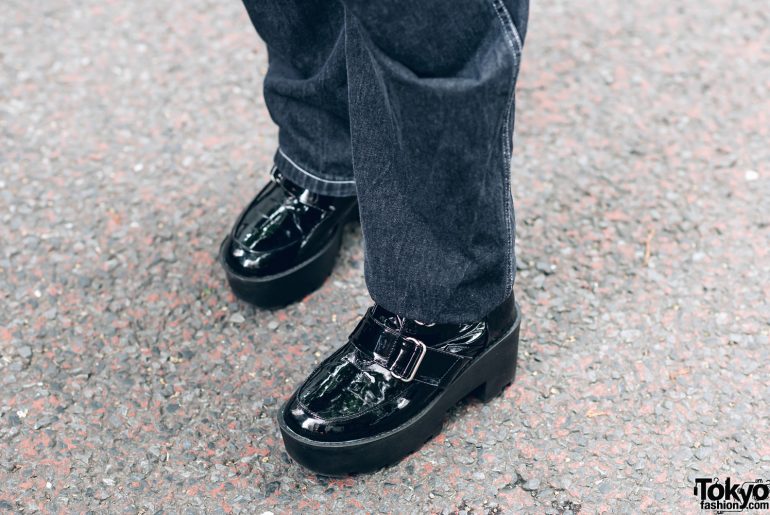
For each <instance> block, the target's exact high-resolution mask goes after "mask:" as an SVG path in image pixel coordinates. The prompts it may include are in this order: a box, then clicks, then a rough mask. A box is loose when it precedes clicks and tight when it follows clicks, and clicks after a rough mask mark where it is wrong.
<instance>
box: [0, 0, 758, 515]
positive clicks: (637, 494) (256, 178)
mask: <svg viewBox="0 0 770 515" xmlns="http://www.w3.org/2000/svg"><path fill="white" fill-rule="evenodd" d="M265 68H266V52H265V48H264V46H263V44H262V43H261V42H260V41H259V39H258V38H257V36H256V35H255V33H254V31H253V29H252V27H251V25H250V23H249V21H248V18H247V16H246V14H245V11H244V9H243V6H242V5H241V4H240V3H239V2H237V1H231V2H215V1H212V0H190V1H187V2H184V3H182V2H169V1H150V0H135V1H131V2H117V1H114V0H109V1H96V0H82V1H74V0H48V1H47V2H42V3H40V2H22V1H20V0H11V1H6V2H4V5H3V6H2V8H0V512H23V513H35V512H42V513H60V512H64V513H79V512H88V511H90V512H93V513H103V512H114V513H123V512H127V513H158V512H160V511H162V512H164V513H201V512H209V513H231V512H234V513H242V512H258V513H261V512H266V511H272V512H274V513H280V512H289V511H294V512H304V513H319V512H334V513H348V512H444V513H498V512H506V513H511V512H513V513H578V512H580V513H599V512H603V513H640V512H641V513H660V512H681V513H700V512H701V510H700V505H699V499H698V498H697V497H696V496H694V495H693V487H694V486H695V483H694V481H695V478H697V477H708V478H714V477H719V478H722V479H724V478H727V477H730V478H732V480H733V481H753V480H756V479H763V480H768V479H770V408H769V407H768V397H769V396H770V346H769V345H768V344H769V343H770V301H769V299H770V144H769V142H770V17H769V16H768V12H767V9H766V5H765V4H764V3H763V2H752V1H749V0H729V1H728V0H680V1H677V2H664V1H660V0H655V1H651V0H647V1H642V0H630V1H629V0H608V1H607V2H602V3H596V2H589V1H588V0H571V1H567V0H545V1H542V2H534V4H533V6H532V13H531V19H530V33H529V37H528V40H527V43H526V46H525V50H524V59H523V69H522V71H521V75H520V81H519V89H518V94H517V120H516V141H515V150H514V157H513V166H512V185H513V192H514V198H515V202H516V210H517V211H516V213H517V225H518V237H517V245H516V246H517V251H518V256H519V270H518V275H517V286H516V288H517V297H518V299H519V301H520V303H521V305H522V310H523V313H524V322H523V326H522V343H521V347H520V356H519V369H518V376H517V380H516V382H515V383H514V384H513V385H512V386H511V387H510V388H508V389H507V390H506V391H505V393H504V395H503V396H501V397H499V398H497V399H496V400H494V401H493V402H491V403H489V404H486V405H483V404H480V403H479V402H478V401H474V400H469V401H466V402H463V403H462V404H460V405H459V406H458V407H457V408H456V409H454V410H453V411H452V413H451V414H450V417H449V418H448V420H447V423H446V425H445V430H444V432H443V433H442V434H441V435H440V436H439V437H437V438H435V439H433V440H432V441H431V442H429V443H428V444H427V445H426V446H425V447H424V448H423V450H422V451H420V452H419V453H417V454H414V455H412V456H410V457H408V458H406V459H405V460H404V461H403V462H401V463H399V464H398V465H395V466H393V467H391V468H387V469H385V470H382V471H379V472H377V473H374V474H371V475H366V476H355V477H349V478H345V479H330V478H324V477H319V476H316V475H314V474H311V473H308V472H306V471H305V470H303V469H301V468H299V467H298V466H296V465H295V464H293V463H292V462H291V460H290V459H289V458H288V456H287V455H286V453H285V451H284V449H283V446H282V443H281V438H280V434H279V431H278V427H277V424H276V422H275V418H274V415H275V412H276V410H277V408H278V406H279V405H280V403H281V402H282V401H283V400H284V399H285V398H286V397H287V396H288V395H289V394H290V392H291V391H292V390H293V388H294V387H295V386H296V385H297V384H298V383H299V382H300V381H301V380H303V379H304V377H305V376H306V375H307V374H308V373H309V372H310V371H311V370H312V369H313V367H314V366H315V365H316V364H317V363H318V362H319V361H320V360H321V359H323V357H325V356H326V355H328V354H329V353H330V352H332V351H333V350H334V349H335V348H336V347H337V346H339V345H340V344H341V343H342V341H343V340H344V338H345V337H346V336H347V335H348V333H349V332H350V331H351V330H352V329H353V327H354V325H355V323H356V321H357V319H358V317H359V316H360V314H361V313H362V312H363V311H364V310H365V309H366V308H367V307H368V306H369V304H370V299H369V297H368V295H367V292H366V287H365V284H364V280H363V254H362V250H361V233H360V230H359V229H357V228H350V229H349V230H348V232H347V234H346V237H345V241H344V245H343V251H342V256H341V259H340V261H339V264H338V266H337V267H336V269H335V271H334V274H333V275H332V277H331V278H330V279H329V280H328V281H327V282H326V284H325V285H324V286H323V287H322V288H321V289H320V290H319V291H318V292H316V293H315V294H313V295H311V296H309V297H308V298H306V299H304V300H303V301H302V302H301V303H299V304H296V305H294V306H290V307H288V308H285V309H281V310H278V311H260V310H257V309H254V308H252V307H249V306H247V305H245V304H243V303H241V302H238V301H236V300H235V298H234V297H233V295H232V294H231V293H230V292H229V291H228V288H227V286H226V282H225V278H224V275H223V273H222V271H221V269H220V268H219V266H218V265H217V263H216V253H217V250H218V246H219V243H220V241H221V239H222V237H223V236H224V234H225V232H226V231H227V230H228V229H229V227H230V225H231V223H232V222H233V220H234V218H235V216H236V215H237V214H238V212H239V211H240V209H241V208H242V207H243V205H244V204H245V203H246V202H247V201H248V200H249V199H250V198H251V197H252V196H253V195H254V194H255V193H256V191H257V190H258V189H259V187H260V186H261V184H262V183H263V182H264V181H265V180H266V178H267V174H268V170H269V167H270V164H271V158H272V155H273V152H274V150H275V147H276V129H275V127H274V125H273V124H272V123H271V121H270V118H269V116H268V113H267V111H266V109H265V106H264V103H263V100H262V98H261V81H262V75H263V73H264V71H265Z"/></svg>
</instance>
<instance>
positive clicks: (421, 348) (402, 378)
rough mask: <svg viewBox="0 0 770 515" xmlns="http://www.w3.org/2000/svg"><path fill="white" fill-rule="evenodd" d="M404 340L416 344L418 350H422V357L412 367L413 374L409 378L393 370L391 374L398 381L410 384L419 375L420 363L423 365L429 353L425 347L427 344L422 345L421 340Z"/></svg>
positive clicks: (407, 338) (408, 338) (409, 338)
mask: <svg viewBox="0 0 770 515" xmlns="http://www.w3.org/2000/svg"><path fill="white" fill-rule="evenodd" d="M404 340H409V341H411V342H412V343H414V344H415V345H416V346H417V348H418V349H420V356H419V357H418V358H417V362H416V363H415V364H414V366H413V367H412V372H411V373H410V374H409V376H408V377H404V376H402V375H398V374H397V373H395V372H394V371H392V370H391V374H393V377H395V378H396V379H400V380H402V381H403V382H405V383H410V382H412V380H413V379H414V378H415V376H416V375H417V369H418V368H420V363H422V359H423V358H424V357H425V353H426V352H427V351H428V349H427V347H425V344H424V343H422V342H421V341H420V340H417V339H415V338H411V337H406V338H404Z"/></svg>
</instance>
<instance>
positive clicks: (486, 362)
mask: <svg viewBox="0 0 770 515" xmlns="http://www.w3.org/2000/svg"><path fill="white" fill-rule="evenodd" d="M517 311H518V306H517ZM520 325H521V315H520V314H518V315H517V317H516V322H515V323H514V324H513V326H512V327H511V329H510V330H509V331H508V332H507V333H506V334H505V335H503V336H502V337H501V338H500V339H499V340H498V341H497V342H495V343H494V344H492V345H491V346H490V347H489V348H488V349H487V350H486V351H484V352H483V353H482V354H481V355H480V356H479V357H477V358H476V359H475V360H474V361H473V363H471V365H469V367H468V369H467V370H466V371H465V372H463V373H462V374H461V375H460V376H459V377H458V378H457V379H456V380H455V381H454V382H453V383H451V384H450V385H449V386H448V387H447V388H446V389H445V390H444V391H443V392H442V393H441V394H439V395H438V396H437V397H436V398H435V399H434V400H433V401H432V402H431V403H430V404H429V405H428V406H426V407H425V409H423V411H421V412H420V413H419V414H418V415H416V416H415V417H413V418H411V419H410V420H409V421H407V422H405V423H404V424H402V425H401V426H399V427H397V428H395V429H393V430H391V431H388V432H386V433H382V434H378V435H375V436H372V437H368V438H361V439H358V440H351V441H346V442H321V441H315V440H311V439H309V438H306V437H304V436H301V435H299V434H297V433H295V432H294V431H292V429H291V428H289V426H288V425H287V424H286V421H285V419H284V413H285V412H286V409H287V407H288V405H289V404H290V403H291V399H289V401H288V402H287V403H286V404H284V405H283V407H282V408H281V410H280V411H279V413H278V423H279V426H280V429H281V435H282V436H283V442H284V445H285V447H286V451H287V452H288V453H289V456H291V457H292V458H293V459H294V460H295V461H296V462H297V463H299V464H300V465H302V466H303V467H305V468H307V469H309V470H311V471H313V472H316V473H318V474H322V475H327V476H345V475H348V474H357V473H362V472H372V471H375V470H378V469H380V468H382V467H386V466H388V465H392V464H394V463H397V462H399V461H401V460H402V459H403V458H404V457H406V456H408V455H409V454H411V453H413V452H415V451H416V450H418V449H419V448H420V447H422V446H423V445H424V444H425V443H426V442H427V441H428V440H430V439H431V438H433V437H434V436H436V435H437V434H439V433H440V432H441V429H442V428H443V425H444V418H445V416H446V413H447V411H448V410H449V409H450V408H452V407H453V406H454V405H455V404H457V403H458V402H459V401H461V400H462V399H464V398H465V397H467V396H468V395H470V394H473V395H475V396H477V397H478V398H479V399H481V401H482V402H488V401H490V400H492V399H493V398H495V397H496V396H498V395H499V394H500V393H501V392H502V391H503V390H504V389H505V388H506V387H507V386H508V385H510V384H511V383H512V382H513V380H514V379H515V377H516V361H517V355H518V348H519V327H520ZM295 395H296V394H295ZM292 398H293V396H292Z"/></svg>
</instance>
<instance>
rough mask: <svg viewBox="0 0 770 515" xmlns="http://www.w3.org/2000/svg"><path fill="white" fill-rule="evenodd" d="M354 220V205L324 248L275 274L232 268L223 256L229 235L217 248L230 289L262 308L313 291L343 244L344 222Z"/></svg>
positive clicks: (322, 281)
mask: <svg viewBox="0 0 770 515" xmlns="http://www.w3.org/2000/svg"><path fill="white" fill-rule="evenodd" d="M357 220H358V205H357V204H356V205H355V206H354V207H353V208H352V209H351V211H350V212H349V213H348V214H347V215H346V218H345V220H344V221H343V222H341V223H340V224H339V226H338V227H337V228H336V229H335V231H334V235H333V236H332V237H331V238H330V239H329V241H328V242H327V243H326V245H324V246H323V248H321V249H320V250H319V251H318V252H317V253H316V254H314V255H313V256H311V257H309V258H308V259H306V260H305V261H303V262H302V263H299V264H298V265H295V266H293V267H291V268H289V269H288V270H284V271H283V272H280V273H277V274H272V275H265V276H249V275H244V274H241V273H239V272H238V271H237V270H235V269H233V267H232V266H230V263H228V262H227V256H226V255H225V253H226V252H227V251H228V249H229V248H230V236H229V235H228V236H227V237H226V238H225V239H224V241H222V244H221V245H220V247H219V262H220V263H221V264H222V268H224V270H225V275H226V276H227V282H228V283H229V284H230V288H231V289H232V290H233V293H234V294H235V296H236V297H238V298H239V299H241V300H242V301H244V302H248V303H249V304H253V305H255V306H258V307H261V308H278V307H282V306H286V305H288V304H291V303H293V302H297V301H299V300H302V299H303V298H305V297H306V296H307V295H309V294H311V293H313V292H314V291H315V290H317V289H318V288H320V287H321V285H322V284H323V283H324V281H326V278H327V277H329V275H331V273H332V269H333V268H334V263H335V262H336V261H337V256H338V255H339V251H340V246H341V245H342V235H343V233H344V229H345V225H346V224H347V223H348V222H353V221H357Z"/></svg>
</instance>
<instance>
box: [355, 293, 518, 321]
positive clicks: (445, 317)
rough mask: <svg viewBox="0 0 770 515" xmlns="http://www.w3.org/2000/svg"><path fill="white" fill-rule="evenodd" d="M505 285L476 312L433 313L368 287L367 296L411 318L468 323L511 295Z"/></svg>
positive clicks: (476, 319)
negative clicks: (501, 294) (375, 291)
mask: <svg viewBox="0 0 770 515" xmlns="http://www.w3.org/2000/svg"><path fill="white" fill-rule="evenodd" d="M505 286H506V287H505V288H503V296H502V297H501V298H494V299H493V300H492V302H490V303H489V304H488V305H482V306H480V307H479V311H478V312H475V311H451V312H449V313H433V312H431V311H430V310H428V311H426V310H424V309H420V308H419V307H414V306H408V303H406V302H404V301H403V299H402V298H396V299H391V298H383V297H380V296H379V295H377V294H375V293H374V292H372V289H371V288H369V296H370V297H371V298H372V300H373V301H374V302H375V303H376V304H378V305H380V306H382V307H383V308H385V309H387V310H388V311H390V312H391V313H395V314H396V315H398V316H402V317H406V318H410V319H412V320H419V321H420V322H423V323H426V324H470V323H474V322H478V321H479V320H482V319H483V318H484V317H485V316H487V315H488V314H489V313H491V312H492V310H494V309H495V308H496V307H497V306H499V305H500V304H502V303H503V302H504V301H505V299H507V298H508V297H509V296H510V295H511V293H512V292H513V284H510V285H508V284H506V285H505ZM391 300H394V302H392V303H391V302H390V301H391ZM451 304H452V303H447V305H451ZM436 305H439V303H438V302H437V303H436Z"/></svg>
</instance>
